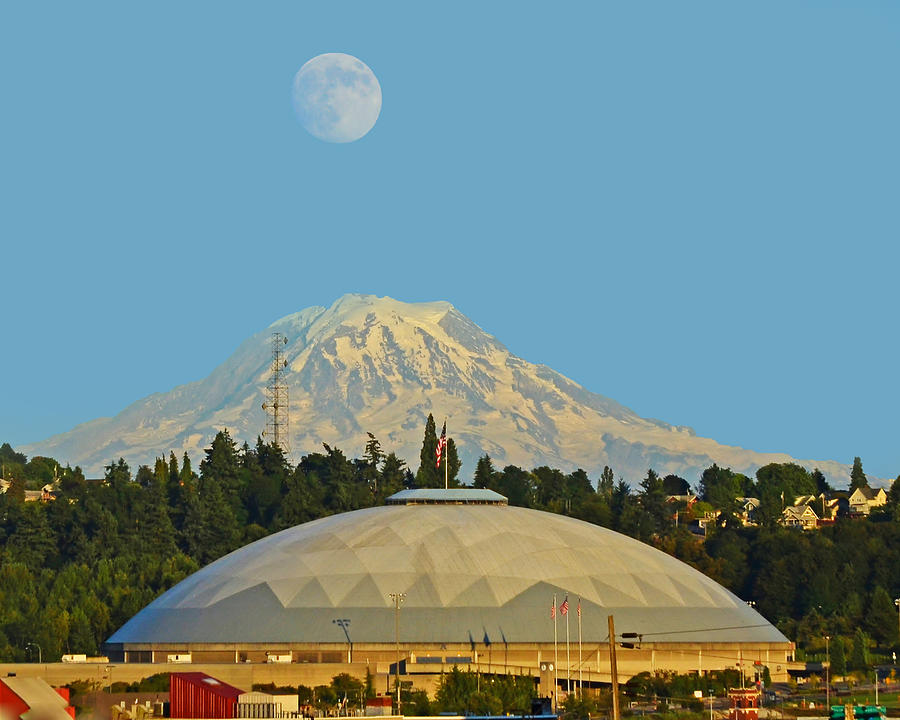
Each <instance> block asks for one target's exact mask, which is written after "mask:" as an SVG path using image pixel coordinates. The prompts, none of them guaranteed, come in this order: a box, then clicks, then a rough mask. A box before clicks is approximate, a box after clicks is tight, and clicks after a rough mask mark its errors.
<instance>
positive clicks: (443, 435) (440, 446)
mask: <svg viewBox="0 0 900 720" xmlns="http://www.w3.org/2000/svg"><path fill="white" fill-rule="evenodd" d="M445 447H447V421H446V420H444V429H443V430H441V436H440V437H439V438H438V444H437V447H436V448H435V449H434V454H435V455H436V456H437V462H436V463H435V465H434V466H435V467H436V468H437V469H438V470H440V468H441V454H442V453H443V452H444V448H445Z"/></svg>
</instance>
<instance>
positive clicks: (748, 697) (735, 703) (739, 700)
mask: <svg viewBox="0 0 900 720" xmlns="http://www.w3.org/2000/svg"><path fill="white" fill-rule="evenodd" d="M728 699H729V700H731V710H730V711H729V714H728V717H729V720H759V690H757V689H756V688H735V689H734V690H729V691H728Z"/></svg>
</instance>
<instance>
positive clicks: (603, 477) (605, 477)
mask: <svg viewBox="0 0 900 720" xmlns="http://www.w3.org/2000/svg"><path fill="white" fill-rule="evenodd" d="M615 486H616V483H615V476H614V475H613V471H612V468H611V467H610V466H609V465H604V466H603V472H602V473H600V480H598V481H597V492H598V493H599V494H600V495H605V496H606V497H610V496H611V495H612V492H613V488H614V487H615Z"/></svg>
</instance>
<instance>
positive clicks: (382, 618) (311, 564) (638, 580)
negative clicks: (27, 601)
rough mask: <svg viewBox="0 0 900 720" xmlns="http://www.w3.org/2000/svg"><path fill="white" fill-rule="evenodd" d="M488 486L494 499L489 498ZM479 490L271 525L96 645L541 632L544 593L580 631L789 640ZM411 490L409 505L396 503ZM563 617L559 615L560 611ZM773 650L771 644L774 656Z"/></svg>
mask: <svg viewBox="0 0 900 720" xmlns="http://www.w3.org/2000/svg"><path fill="white" fill-rule="evenodd" d="M498 499H499V500H498ZM502 501H503V498H502V497H501V496H498V495H497V494H496V493H492V492H490V491H477V490H461V491H452V490H451V491H443V490H441V491H405V492H404V493H399V494H398V495H396V496H394V498H393V502H394V503H395V504H391V505H387V506H384V507H375V508H369V509H365V510H358V511H355V512H349V513H344V514H341V515H334V516H330V517H326V518H322V519H320V520H315V521H313V522H309V523H306V524H303V525H299V526H297V527H293V528H290V529H288V530H284V531H282V532H279V533H277V534H274V535H271V536H269V537H266V538H263V539H262V540H259V541H257V542H254V543H252V544H250V545H247V546H246V547H243V548H241V549H239V550H236V551H235V552H233V553H231V554H230V555H227V556H225V557H223V558H221V559H219V560H217V561H216V562H214V563H212V564H210V565H208V566H207V567H205V568H203V569H201V570H199V571H198V572H196V573H194V574H193V575H191V576H190V577H188V578H187V579H185V580H184V581H182V582H181V583H179V584H178V585H176V586H175V587H173V588H172V589H170V590H169V591H168V592H166V593H165V594H163V595H161V596H160V597H159V598H157V599H156V600H155V601H153V602H152V603H151V604H150V605H148V606H147V607H146V608H144V609H143V610H142V611H141V612H139V613H138V614H137V615H135V616H134V617H133V618H132V619H131V620H130V621H128V622H127V623H126V624H125V625H124V626H123V627H122V628H121V629H119V630H118V631H117V632H116V633H115V634H114V635H113V636H112V637H110V638H109V641H108V647H112V648H121V649H122V650H126V651H127V650H128V649H129V648H148V647H153V646H162V645H166V646H169V647H176V646H177V647H182V648H184V649H185V650H186V651H190V650H191V649H192V648H194V649H197V648H200V647H203V646H209V645H216V646H221V644H223V643H224V644H233V645H234V646H239V645H242V644H247V645H253V646H259V645H260V644H266V643H270V644H271V643H292V644H297V643H300V644H315V643H335V642H337V641H340V640H341V639H342V637H343V636H342V635H340V632H341V631H340V630H339V629H338V628H336V627H335V626H334V625H333V623H332V618H335V617H340V618H345V619H347V620H349V621H350V622H351V623H352V636H353V642H354V643H356V644H359V643H370V644H389V643H390V644H392V643H393V642H394V639H395V638H394V632H395V630H394V603H393V600H392V599H391V597H390V595H391V593H404V594H405V598H404V602H403V606H402V627H401V632H400V640H401V641H402V642H403V643H405V644H410V643H424V644H432V645H433V644H440V643H453V644H461V643H469V642H473V640H474V641H477V642H479V643H482V642H484V641H485V640H486V639H489V640H490V641H493V642H502V643H513V644H514V643H541V644H545V643H548V642H552V641H553V636H554V628H553V621H552V620H551V619H550V608H551V605H552V603H553V599H554V596H555V597H556V601H557V604H561V603H562V602H563V599H564V598H565V597H566V596H568V600H569V608H570V611H571V618H570V622H572V623H573V624H574V623H575V622H576V612H575V610H576V606H577V604H578V603H579V602H580V604H581V609H582V615H581V618H582V623H583V637H584V640H585V642H594V643H600V642H603V641H604V640H606V638H607V637H608V629H607V616H608V615H613V616H614V617H615V622H616V628H617V629H618V630H620V631H626V632H630V633H636V634H638V635H641V636H642V637H643V638H645V639H646V640H647V641H652V642H653V643H693V644H699V643H716V644H720V643H728V644H734V643H737V644H743V643H750V644H753V645H755V646H757V647H760V646H763V645H770V644H771V645H772V646H773V647H774V646H777V647H779V648H789V647H790V645H789V643H788V640H787V639H786V638H785V637H784V635H782V634H781V633H780V632H779V631H778V630H777V629H776V628H775V627H773V626H772V625H771V624H770V623H768V622H767V621H766V620H765V619H764V618H763V617H762V616H761V615H759V614H758V613H757V612H756V611H755V610H754V609H753V608H752V607H750V606H748V605H747V603H745V602H743V601H742V600H740V599H739V598H737V597H736V596H735V595H733V594H732V593H731V592H729V591H728V590H726V589H725V588H723V587H722V586H720V585H719V584H717V583H716V582H714V581H713V580H711V579H709V578H708V577H706V576H705V575H703V574H702V573H700V572H698V571H696V570H694V569H693V568H691V567H690V566H688V565H686V564H684V563H682V562H680V561H679V560H677V559H675V558H673V557H671V556H669V555H666V554H665V553H663V552H660V551H658V550H656V549H654V548H652V547H650V546H648V545H645V544H643V543H641V542H638V541H637V540H634V539H632V538H629V537H626V536H624V535H621V534H619V533H616V532H613V531H611V530H607V529H604V528H601V527H598V526H595V525H591V524H589V523H586V522H582V521H579V520H574V519H572V518H569V517H565V516H562V515H555V514H551V513H546V512H540V511H536V510H529V509H525V508H519V507H509V506H507V505H505V504H504V503H503V502H502ZM407 503H408V504H407ZM561 619H562V618H558V621H559V620H561ZM781 657H784V655H782V656H781Z"/></svg>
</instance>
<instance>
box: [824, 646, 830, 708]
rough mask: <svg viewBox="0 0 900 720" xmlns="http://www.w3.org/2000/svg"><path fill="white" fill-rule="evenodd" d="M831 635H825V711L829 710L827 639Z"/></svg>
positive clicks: (828, 655)
mask: <svg viewBox="0 0 900 720" xmlns="http://www.w3.org/2000/svg"><path fill="white" fill-rule="evenodd" d="M829 640H831V635H826V636H825V712H826V713H830V712H831V653H830V652H829V649H828V641H829Z"/></svg>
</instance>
